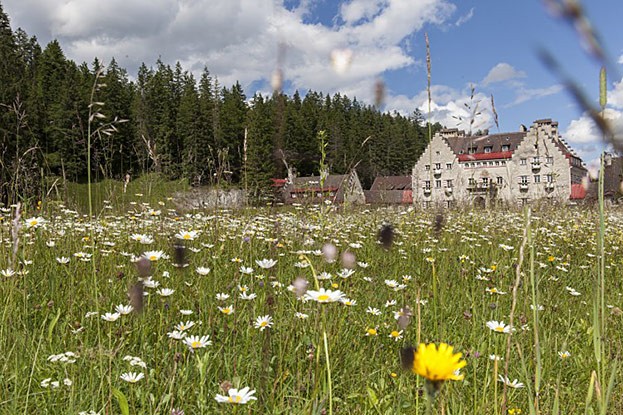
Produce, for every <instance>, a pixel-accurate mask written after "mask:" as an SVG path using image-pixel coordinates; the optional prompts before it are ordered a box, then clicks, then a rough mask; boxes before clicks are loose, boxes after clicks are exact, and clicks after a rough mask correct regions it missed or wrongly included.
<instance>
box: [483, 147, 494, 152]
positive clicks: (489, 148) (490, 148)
mask: <svg viewBox="0 0 623 415" xmlns="http://www.w3.org/2000/svg"><path fill="white" fill-rule="evenodd" d="M491 152H493V146H486V147H485V153H491Z"/></svg>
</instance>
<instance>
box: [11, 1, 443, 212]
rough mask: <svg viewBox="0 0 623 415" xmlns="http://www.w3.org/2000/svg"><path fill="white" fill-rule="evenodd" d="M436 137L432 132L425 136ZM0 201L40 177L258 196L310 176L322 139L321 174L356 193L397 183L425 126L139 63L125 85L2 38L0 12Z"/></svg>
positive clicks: (414, 118) (113, 68)
mask: <svg viewBox="0 0 623 415" xmlns="http://www.w3.org/2000/svg"><path fill="white" fill-rule="evenodd" d="M437 128H439V126H438V125H435V126H434V129H437ZM0 129H1V132H0V140H1V150H0V151H1V154H0V163H1V164H0V186H1V201H3V202H5V203H14V202H15V201H17V200H18V199H19V198H27V197H30V198H32V197H39V196H41V193H43V192H46V182H47V181H48V180H47V179H45V178H49V177H53V176H57V177H62V178H64V179H66V180H70V181H78V182H80V181H84V180H86V177H87V144H88V142H89V140H88V138H89V136H90V138H91V140H90V144H91V146H90V150H91V152H90V154H91V176H92V178H93V180H101V179H103V178H115V179H123V178H124V177H125V176H126V174H130V175H131V176H132V177H137V176H139V175H141V174H143V173H146V172H159V173H161V174H163V175H164V176H165V177H167V178H171V179H179V178H187V179H188V181H189V183H191V184H192V185H201V184H214V183H220V184H226V183H227V184H231V185H237V186H241V187H242V186H243V185H244V186H246V187H248V189H250V190H251V191H252V192H254V193H256V194H258V193H259V194H261V193H262V192H264V191H266V190H268V191H269V190H270V178H272V177H285V176H286V174H287V170H286V166H289V167H292V168H294V169H295V170H296V172H297V174H299V175H312V174H317V173H318V162H319V160H320V157H321V153H320V146H319V142H318V139H317V135H318V132H319V131H321V130H324V131H326V136H327V137H328V145H327V147H326V163H327V165H328V166H329V168H330V171H331V172H332V173H336V174H339V173H344V172H346V171H348V170H349V169H350V168H353V167H356V169H357V172H358V173H359V176H360V177H361V179H362V181H363V182H364V184H365V185H369V184H371V182H372V181H373V179H374V177H375V176H377V175H394V174H406V173H408V172H409V171H410V169H411V168H412V166H413V165H414V163H415V162H416V160H417V158H418V156H419V154H421V153H422V151H423V150H424V148H425V146H426V143H427V137H428V128H427V127H426V125H425V122H424V120H423V118H422V116H421V114H420V113H419V112H418V111H417V110H416V111H414V112H413V114H411V115H410V116H403V115H400V114H398V113H392V114H390V113H382V112H380V111H378V110H377V109H376V108H374V107H373V106H369V105H364V104H362V103H360V102H359V101H357V100H356V99H350V98H349V97H347V96H344V95H341V94H339V93H337V94H334V95H324V94H323V93H320V92H315V91H308V92H307V93H306V94H305V96H301V94H299V92H298V91H297V92H294V93H293V94H292V95H291V96H288V95H285V94H282V93H274V94H271V95H269V96H263V95H261V94H259V93H257V94H255V95H253V96H252V97H247V96H246V95H245V92H244V91H243V89H242V87H241V85H240V84H239V83H236V84H234V85H231V86H225V85H221V84H220V83H219V80H218V78H217V77H216V76H214V75H212V74H211V73H210V71H209V70H208V68H207V67H206V68H205V69H204V70H203V72H202V73H201V75H200V77H199V79H196V78H195V76H194V75H193V74H192V73H191V72H189V71H188V70H185V69H184V68H182V66H181V65H180V64H179V63H177V64H176V65H175V66H174V67H171V66H170V65H167V64H165V63H163V62H162V61H160V60H158V61H157V63H156V65H155V67H148V66H146V65H145V64H142V65H141V66H140V68H139V69H138V73H137V74H136V76H135V77H134V78H133V79H130V77H129V75H128V73H127V71H126V70H125V69H124V68H121V67H120V66H119V65H118V64H117V62H116V61H115V60H114V59H112V61H111V62H109V63H108V64H107V65H105V67H104V65H103V64H102V62H100V61H99V60H98V59H97V58H95V59H94V61H93V62H92V63H91V64H87V63H82V64H79V65H78V64H76V63H75V62H73V61H72V60H70V59H67V58H66V56H65V55H64V53H63V50H62V48H61V45H60V44H59V42H58V41H56V40H53V41H52V42H50V43H48V44H47V45H46V46H45V47H43V48H42V47H41V45H40V44H39V43H38V41H37V39H36V37H34V36H29V35H28V34H27V33H26V32H25V31H24V30H22V29H17V30H15V31H13V30H12V28H11V26H10V21H9V17H8V16H7V15H6V14H5V13H4V11H3V10H2V6H1V5H0Z"/></svg>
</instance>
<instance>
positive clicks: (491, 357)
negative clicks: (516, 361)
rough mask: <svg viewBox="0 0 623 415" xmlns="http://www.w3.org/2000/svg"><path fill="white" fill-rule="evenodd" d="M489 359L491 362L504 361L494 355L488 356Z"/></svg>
mask: <svg viewBox="0 0 623 415" xmlns="http://www.w3.org/2000/svg"><path fill="white" fill-rule="evenodd" d="M489 359H491V360H493V361H500V360H504V358H503V357H501V356H498V355H495V354H490V355H489Z"/></svg>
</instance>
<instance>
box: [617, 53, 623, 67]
mask: <svg viewBox="0 0 623 415" xmlns="http://www.w3.org/2000/svg"><path fill="white" fill-rule="evenodd" d="M618 62H619V63H620V64H621V65H623V55H621V56H619V60H618Z"/></svg>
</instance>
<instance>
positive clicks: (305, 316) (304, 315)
mask: <svg viewBox="0 0 623 415" xmlns="http://www.w3.org/2000/svg"><path fill="white" fill-rule="evenodd" d="M294 317H296V318H299V319H301V320H305V319H306V318H309V315H308V314H305V313H301V312H299V311H297V312H296V313H294Z"/></svg>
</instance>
